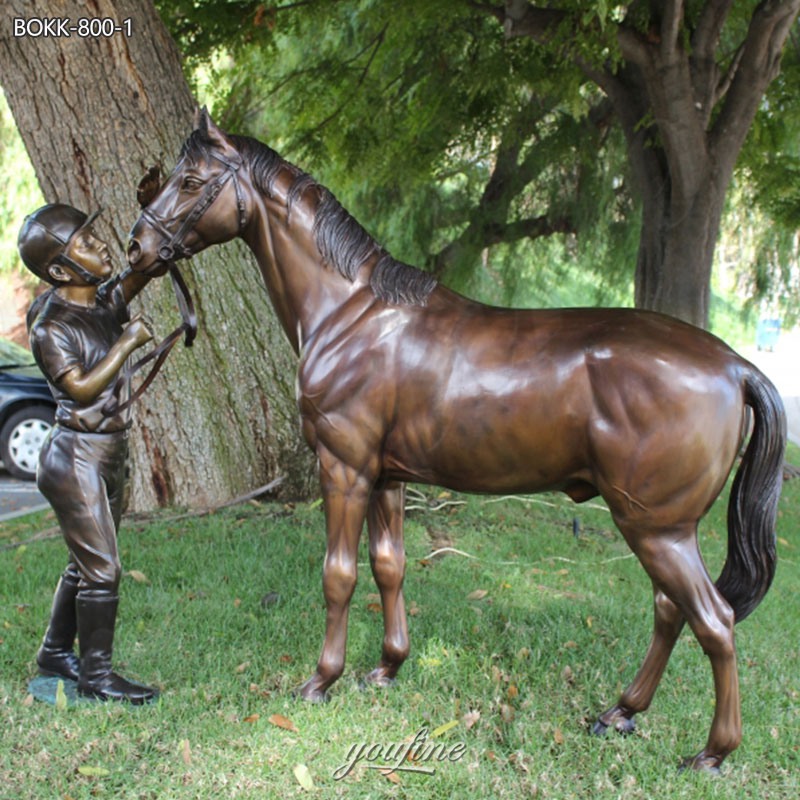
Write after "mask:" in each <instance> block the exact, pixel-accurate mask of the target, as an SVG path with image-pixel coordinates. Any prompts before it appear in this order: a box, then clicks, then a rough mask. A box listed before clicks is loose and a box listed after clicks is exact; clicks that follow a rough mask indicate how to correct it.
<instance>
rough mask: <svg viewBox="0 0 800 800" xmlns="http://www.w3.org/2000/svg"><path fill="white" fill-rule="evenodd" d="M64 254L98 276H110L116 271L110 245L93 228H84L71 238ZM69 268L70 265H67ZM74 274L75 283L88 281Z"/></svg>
mask: <svg viewBox="0 0 800 800" xmlns="http://www.w3.org/2000/svg"><path fill="white" fill-rule="evenodd" d="M64 254H65V255H66V256H68V257H69V258H71V259H72V260H73V261H75V262H76V263H78V264H79V265H80V266H82V267H83V268H84V269H85V270H87V272H90V273H91V274H92V275H95V276H96V277H98V278H104V279H105V278H108V277H109V276H110V275H111V274H112V272H113V271H114V266H113V264H112V263H111V256H110V254H109V252H108V245H107V244H106V243H105V242H104V241H102V240H101V239H98V238H97V237H96V236H95V235H94V231H93V230H92V228H83V229H81V230H80V231H78V233H76V234H75V236H73V237H72V239H70V240H69V242H68V244H67V246H66V248H65V250H64ZM66 269H69V267H66ZM70 273H71V274H72V275H73V276H74V280H73V281H72V282H73V283H77V284H83V283H86V281H85V280H84V279H83V278H81V276H79V275H75V274H74V272H73V271H72V270H70Z"/></svg>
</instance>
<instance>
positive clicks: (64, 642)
mask: <svg viewBox="0 0 800 800" xmlns="http://www.w3.org/2000/svg"><path fill="white" fill-rule="evenodd" d="M98 213H99V212H96V213H94V214H92V215H91V216H90V217H87V215H86V214H84V213H83V212H81V211H78V210H77V209H75V208H72V207H71V206H68V205H63V204H50V205H46V206H43V207H42V208H39V209H38V210H36V211H35V212H33V213H32V214H31V215H30V216H28V217H26V219H25V222H24V224H23V226H22V229H21V230H20V234H19V252H20V255H21V257H22V260H23V261H24V262H25V264H26V266H27V267H28V268H29V269H30V270H31V271H32V272H33V273H35V274H36V275H37V276H38V277H39V278H41V279H42V280H44V281H47V282H48V283H50V284H52V286H53V288H52V289H50V290H49V291H48V292H46V293H45V294H44V295H42V296H41V297H40V298H38V299H37V300H36V301H35V302H34V304H33V305H32V306H31V309H30V310H29V312H28V329H29V331H30V342H31V350H32V351H33V355H34V358H35V359H36V362H37V364H38V365H39V367H40V368H41V370H42V372H43V373H44V374H45V376H46V377H47V380H48V382H49V384H50V388H51V390H52V392H53V396H54V397H55V400H56V403H57V405H58V408H57V411H56V420H55V421H56V424H55V426H54V428H53V430H52V432H51V434H50V436H49V437H48V439H47V440H46V441H45V444H44V446H43V447H42V452H41V456H40V462H39V470H38V474H37V483H38V486H39V489H40V491H41V492H42V494H43V495H44V496H45V497H46V498H47V500H48V501H49V502H50V504H51V505H52V507H53V509H54V511H55V513H56V516H57V518H58V522H59V525H60V527H61V531H62V533H63V535H64V539H65V541H66V543H67V547H68V548H69V556H70V558H69V564H68V566H67V568H66V570H65V571H64V573H63V575H62V576H61V580H60V581H59V583H58V586H57V588H56V591H55V596H54V598H53V607H52V612H51V616H50V624H49V625H48V628H47V632H46V633H45V636H44V641H43V642H42V646H41V648H40V649H39V652H38V654H37V659H36V660H37V664H38V666H39V672H40V673H41V674H42V675H47V676H56V677H60V678H64V679H67V680H73V681H77V689H78V694H80V695H83V696H86V697H94V698H98V699H101V700H126V701H129V702H131V703H134V704H141V703H145V702H148V701H150V700H153V699H154V698H155V697H157V695H158V693H157V691H156V690H155V689H152V688H150V687H147V686H141V685H138V684H135V683H132V682H130V681H128V680H126V679H125V678H123V677H121V676H119V675H117V674H116V673H114V672H113V671H112V669H111V656H112V647H113V640H114V626H115V621H116V615H117V605H118V602H119V596H118V587H119V582H120V576H121V565H120V560H119V554H118V552H117V531H118V529H119V523H120V517H121V513H122V500H123V488H124V482H125V462H126V457H127V449H128V443H127V439H128V429H129V427H130V424H131V421H130V412H129V411H128V410H124V411H123V412H122V413H119V412H116V413H112V414H110V415H108V416H106V415H105V414H104V413H103V406H104V405H105V403H106V401H107V400H108V399H109V397H110V395H111V392H112V389H113V385H114V381H115V379H116V377H117V374H118V373H119V371H120V369H121V367H122V366H123V364H124V363H125V361H126V359H127V358H128V356H129V355H130V354H131V353H132V352H133V351H134V350H136V349H137V348H138V347H141V346H142V345H143V344H145V343H146V342H148V341H150V339H151V338H152V333H151V332H150V331H149V330H148V328H147V326H146V325H145V323H144V321H143V320H142V319H141V318H139V317H135V318H134V319H130V317H129V314H128V303H129V302H130V300H131V299H132V298H133V297H134V296H135V295H136V294H138V293H139V292H140V291H141V290H142V289H143V288H144V286H145V285H146V284H147V283H148V281H149V280H150V277H148V276H144V275H141V274H133V273H130V272H128V273H125V274H124V275H122V276H118V277H115V278H112V277H111V276H112V273H113V267H112V264H111V259H110V257H109V252H108V246H107V245H106V243H105V242H103V241H101V240H100V239H98V238H97V236H96V235H95V233H94V230H93V229H92V222H93V221H94V219H95V217H96V216H97V214H98ZM127 391H129V389H128V387H126V388H125V389H124V392H127ZM121 399H123V400H124V397H122V398H121ZM76 632H77V634H78V638H79V641H80V659H79V658H78V657H77V655H76V654H75V652H74V650H73V647H74V643H75V635H76Z"/></svg>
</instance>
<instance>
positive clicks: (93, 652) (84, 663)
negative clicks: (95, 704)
mask: <svg viewBox="0 0 800 800" xmlns="http://www.w3.org/2000/svg"><path fill="white" fill-rule="evenodd" d="M118 604H119V597H118V596H117V594H116V592H114V591H111V590H108V589H92V590H85V591H81V592H80V593H79V594H78V600H77V609H78V640H79V641H80V648H81V665H80V675H79V677H78V694H80V695H83V696H84V697H94V698H97V699H98V700H124V701H127V702H129V703H133V704H134V705H141V704H142V703H147V702H149V701H151V700H154V699H155V698H156V697H158V691H157V690H156V689H152V688H150V687H149V686H142V685H140V684H138V683H132V682H131V681H128V680H126V679H125V678H123V677H121V676H120V675H117V674H116V673H115V672H112V670H111V654H112V651H113V645H114V625H115V623H116V620H117V605H118Z"/></svg>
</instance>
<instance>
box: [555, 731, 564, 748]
mask: <svg viewBox="0 0 800 800" xmlns="http://www.w3.org/2000/svg"><path fill="white" fill-rule="evenodd" d="M553 741H554V742H555V743H556V744H564V734H563V733H561V728H556V729H555V732H554V733H553Z"/></svg>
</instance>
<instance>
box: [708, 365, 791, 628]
mask: <svg viewBox="0 0 800 800" xmlns="http://www.w3.org/2000/svg"><path fill="white" fill-rule="evenodd" d="M744 400H745V403H747V405H749V406H750V408H751V409H752V411H753V431H752V433H751V435H750V441H749V442H748V445H747V449H746V450H745V453H744V456H743V457H742V461H741V464H740V465H739V469H738V470H737V472H736V477H735V479H734V481H733V487H732V488H731V495H730V499H729V501H728V557H727V559H726V561H725V566H724V567H723V568H722V573H721V574H720V576H719V579H718V580H717V588H718V589H719V591H720V592H721V593H722V596H723V597H724V598H725V599H726V600H727V601H728V603H729V604H730V606H731V608H733V611H734V613H735V615H736V622H741V621H742V620H743V619H744V618H745V617H746V616H747V615H748V614H750V612H751V611H753V610H754V609H755V608H756V606H758V604H759V603H760V602H761V600H762V599H763V598H764V595H765V594H766V593H767V590H768V589H769V587H770V584H771V583H772V579H773V578H774V577H775V567H776V561H777V555H776V547H775V544H776V542H775V539H776V534H775V521H776V518H777V515H778V500H779V499H780V496H781V485H782V483H783V459H784V450H785V448H786V413H785V412H784V408H783V402H782V401H781V398H780V395H779V394H778V391H777V389H776V388H775V387H774V386H773V385H772V383H771V382H770V381H769V380H768V379H767V378H766V377H765V376H764V375H763V374H762V373H761V372H760V371H759V370H757V369H756V368H755V367H753V366H752V365H750V364H748V365H747V371H746V372H745V376H744Z"/></svg>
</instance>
